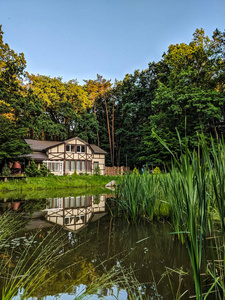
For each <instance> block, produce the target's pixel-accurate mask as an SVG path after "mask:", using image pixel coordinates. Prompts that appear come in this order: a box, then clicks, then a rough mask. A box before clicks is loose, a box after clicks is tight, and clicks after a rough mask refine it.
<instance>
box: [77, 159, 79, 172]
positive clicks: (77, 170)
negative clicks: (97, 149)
mask: <svg viewBox="0 0 225 300" xmlns="http://www.w3.org/2000/svg"><path fill="white" fill-rule="evenodd" d="M77 171H80V160H78V161H77Z"/></svg>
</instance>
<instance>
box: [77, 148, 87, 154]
mask: <svg viewBox="0 0 225 300" xmlns="http://www.w3.org/2000/svg"><path fill="white" fill-rule="evenodd" d="M77 153H85V146H77Z"/></svg>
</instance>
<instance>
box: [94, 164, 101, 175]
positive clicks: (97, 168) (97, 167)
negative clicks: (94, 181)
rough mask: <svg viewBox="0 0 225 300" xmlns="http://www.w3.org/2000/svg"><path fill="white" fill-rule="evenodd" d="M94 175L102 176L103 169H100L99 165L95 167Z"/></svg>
mask: <svg viewBox="0 0 225 300" xmlns="http://www.w3.org/2000/svg"><path fill="white" fill-rule="evenodd" d="M94 174H95V175H101V169H100V167H99V165H98V166H96V167H95V169H94Z"/></svg>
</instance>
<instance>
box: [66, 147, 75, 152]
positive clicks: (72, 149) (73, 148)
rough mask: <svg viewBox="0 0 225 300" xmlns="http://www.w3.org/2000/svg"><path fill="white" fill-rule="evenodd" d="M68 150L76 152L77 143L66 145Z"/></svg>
mask: <svg viewBox="0 0 225 300" xmlns="http://www.w3.org/2000/svg"><path fill="white" fill-rule="evenodd" d="M66 152H75V145H66Z"/></svg>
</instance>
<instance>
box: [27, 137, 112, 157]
mask: <svg viewBox="0 0 225 300" xmlns="http://www.w3.org/2000/svg"><path fill="white" fill-rule="evenodd" d="M75 138H76V139H78V140H80V141H81V142H83V143H84V144H86V145H88V146H90V148H91V150H92V151H93V152H94V153H95V154H107V152H106V151H105V150H103V149H101V148H100V147H98V146H96V145H94V144H88V143H87V142H85V141H84V140H82V139H80V138H79V137H75ZM73 139H74V138H71V139H68V140H65V141H63V142H55V141H39V140H32V139H25V142H26V143H27V144H28V145H29V146H30V148H31V149H32V150H33V151H36V152H42V151H46V150H47V149H49V148H52V147H55V146H57V145H61V144H64V143H67V142H69V141H71V140H73Z"/></svg>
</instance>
